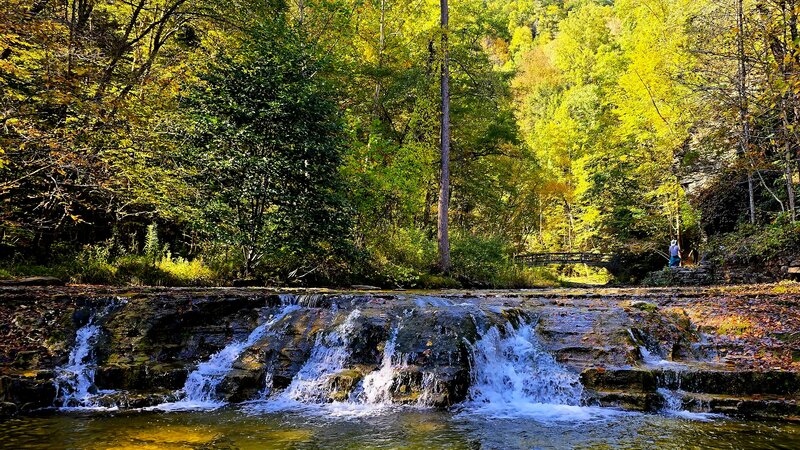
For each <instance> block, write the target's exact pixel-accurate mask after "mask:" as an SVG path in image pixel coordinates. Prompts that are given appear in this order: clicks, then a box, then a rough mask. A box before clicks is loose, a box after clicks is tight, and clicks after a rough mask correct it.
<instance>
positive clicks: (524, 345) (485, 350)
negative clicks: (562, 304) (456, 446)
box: [461, 323, 608, 421]
mask: <svg viewBox="0 0 800 450" xmlns="http://www.w3.org/2000/svg"><path fill="white" fill-rule="evenodd" d="M472 352H473V364H472V386H471V387H470V390H469V398H470V400H468V401H467V402H464V403H462V404H461V414H462V415H463V416H471V415H479V416H481V417H486V416H488V417H494V418H513V417H529V418H534V419H537V420H542V421H552V420H588V419H592V418H594V417H596V416H597V415H607V414H608V412H607V410H605V411H603V410H601V409H600V408H592V407H582V406H580V405H581V400H582V395H583V386H582V385H581V383H580V380H579V377H578V375H577V374H575V373H572V372H570V371H568V370H567V369H565V368H564V367H562V366H560V365H559V364H558V363H557V362H556V360H555V358H553V356H552V355H550V354H549V353H547V352H546V351H545V350H544V349H543V348H542V347H541V344H540V343H539V341H538V338H537V336H536V331H535V329H534V327H533V326H532V325H530V324H522V325H520V326H519V328H517V329H515V328H514V327H513V326H512V325H511V324H510V323H508V324H506V325H505V326H503V327H496V326H495V327H492V328H490V329H489V330H488V331H487V332H486V333H484V334H483V336H482V337H481V339H480V340H479V341H478V342H476V343H475V345H474V346H473V348H472Z"/></svg>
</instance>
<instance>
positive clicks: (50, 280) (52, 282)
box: [0, 277, 66, 286]
mask: <svg viewBox="0 0 800 450" xmlns="http://www.w3.org/2000/svg"><path fill="white" fill-rule="evenodd" d="M65 284H66V283H65V282H64V281H63V280H60V279H58V278H55V277H30V278H18V279H15V280H0V286H64V285H65Z"/></svg>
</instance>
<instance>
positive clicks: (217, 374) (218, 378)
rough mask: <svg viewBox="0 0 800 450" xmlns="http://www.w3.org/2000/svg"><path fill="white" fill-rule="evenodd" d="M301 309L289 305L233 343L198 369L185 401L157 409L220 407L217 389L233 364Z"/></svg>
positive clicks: (189, 381) (186, 389) (191, 376)
mask: <svg viewBox="0 0 800 450" xmlns="http://www.w3.org/2000/svg"><path fill="white" fill-rule="evenodd" d="M298 309H300V307H299V306H297V305H286V306H284V307H283V308H282V309H281V311H280V312H279V313H278V314H276V315H274V316H273V317H272V318H271V319H270V320H268V321H266V322H264V323H263V324H261V325H259V326H258V327H256V328H255V329H254V330H253V331H252V332H251V333H250V335H249V336H248V337H247V339H246V340H244V341H234V342H232V343H230V344H228V345H227V346H226V347H225V348H223V349H222V350H220V351H219V352H217V353H215V354H214V355H212V356H211V358H209V359H208V361H205V362H202V363H200V364H199V365H198V366H197V369H195V370H194V371H193V372H192V373H190V374H189V376H188V378H187V379H186V383H185V384H184V386H183V389H182V391H183V398H182V399H181V400H180V401H179V402H175V403H166V404H162V405H159V406H158V409H176V410H180V409H214V408H218V407H221V406H223V405H224V404H225V402H222V401H220V400H219V399H218V398H217V397H216V394H217V386H218V385H219V384H220V383H221V382H222V381H223V380H224V379H225V376H226V375H227V374H228V373H229V372H230V371H231V369H233V364H234V363H235V362H236V360H237V359H238V358H239V356H241V354H242V353H243V352H244V351H245V350H246V349H248V348H250V347H252V346H253V345H254V344H255V343H256V342H258V341H259V340H261V339H262V338H263V337H264V336H266V335H267V334H268V333H269V332H270V329H271V328H272V326H273V325H275V324H276V323H278V322H279V321H280V320H281V319H283V318H284V317H286V316H287V315H288V314H290V313H291V312H292V311H296V310H298Z"/></svg>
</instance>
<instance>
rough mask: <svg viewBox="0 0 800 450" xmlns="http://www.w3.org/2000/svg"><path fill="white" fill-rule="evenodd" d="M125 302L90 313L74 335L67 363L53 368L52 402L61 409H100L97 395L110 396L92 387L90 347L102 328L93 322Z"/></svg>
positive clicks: (106, 392) (92, 356) (120, 301)
mask: <svg viewBox="0 0 800 450" xmlns="http://www.w3.org/2000/svg"><path fill="white" fill-rule="evenodd" d="M123 303H127V301H126V300H125V299H120V298H116V299H112V301H111V302H110V303H109V304H108V305H106V306H105V307H104V308H103V309H102V310H100V311H98V312H93V313H92V314H91V315H90V316H89V320H88V321H87V322H86V324H85V325H84V326H82V327H80V328H79V329H78V331H77V332H76V333H75V345H74V346H73V347H72V350H71V351H70V353H69V360H68V361H67V364H66V365H64V366H59V367H56V369H55V373H56V376H55V380H54V382H55V388H56V399H55V403H56V404H58V403H59V402H60V403H61V405H60V406H61V407H62V408H92V409H98V408H101V406H100V404H99V402H98V399H97V397H98V395H99V394H111V393H113V392H114V391H111V390H100V389H98V388H97V386H95V384H94V375H95V371H96V369H97V361H95V355H94V348H95V345H97V340H98V339H99V338H100V335H101V332H102V329H101V327H100V325H98V324H97V323H96V320H97V319H99V318H101V317H105V316H106V315H107V314H108V313H109V312H110V311H111V310H112V309H113V308H114V307H116V306H117V305H119V304H123Z"/></svg>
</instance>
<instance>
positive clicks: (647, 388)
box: [581, 368, 656, 393]
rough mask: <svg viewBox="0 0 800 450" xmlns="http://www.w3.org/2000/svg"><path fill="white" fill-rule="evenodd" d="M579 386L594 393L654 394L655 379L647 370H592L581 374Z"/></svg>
mask: <svg viewBox="0 0 800 450" xmlns="http://www.w3.org/2000/svg"><path fill="white" fill-rule="evenodd" d="M581 384H583V386H584V387H586V388H587V389H592V390H596V391H626V392H631V391H635V392H639V393H642V392H655V390H656V377H655V375H654V374H653V372H651V371H649V370H639V369H615V370H606V369H601V368H594V369H586V370H584V371H583V372H581Z"/></svg>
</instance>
